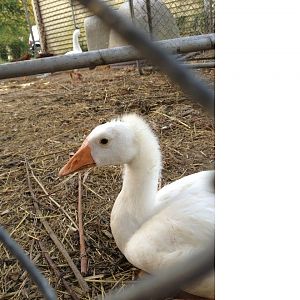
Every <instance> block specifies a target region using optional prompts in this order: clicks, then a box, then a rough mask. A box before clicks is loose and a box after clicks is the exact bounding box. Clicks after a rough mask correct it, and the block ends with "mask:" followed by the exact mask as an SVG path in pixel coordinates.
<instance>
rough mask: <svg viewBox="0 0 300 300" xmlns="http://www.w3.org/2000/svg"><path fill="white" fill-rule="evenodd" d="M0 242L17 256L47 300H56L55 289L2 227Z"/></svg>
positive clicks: (0, 229) (0, 228)
mask: <svg viewBox="0 0 300 300" xmlns="http://www.w3.org/2000/svg"><path fill="white" fill-rule="evenodd" d="M0 241H2V243H3V244H4V246H5V247H6V248H7V249H8V250H9V252H10V253H11V254H12V255H13V256H15V257H16V258H17V259H18V261H19V262H20V264H21V265H22V267H23V268H24V270H26V271H27V272H28V273H29V275H30V277H31V278H32V280H33V281H34V282H35V283H36V284H37V286H38V288H39V289H40V291H41V292H42V293H43V295H44V297H45V299H47V300H55V299H57V298H56V293H55V291H54V289H53V288H52V287H51V286H50V285H49V283H48V281H47V280H46V279H45V277H44V276H43V275H42V274H41V272H40V271H39V270H38V269H37V267H36V266H35V265H34V264H33V263H32V261H31V260H30V259H29V257H28V256H27V255H26V254H25V252H24V251H23V250H22V249H21V247H20V246H19V245H18V244H17V243H16V242H15V241H14V240H13V239H12V238H11V237H10V236H9V234H8V233H7V232H6V230H5V229H4V228H3V227H1V226H0Z"/></svg>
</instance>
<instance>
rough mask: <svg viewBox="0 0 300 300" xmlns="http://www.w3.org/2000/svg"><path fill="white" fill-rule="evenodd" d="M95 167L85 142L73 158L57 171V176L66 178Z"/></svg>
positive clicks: (89, 149)
mask: <svg viewBox="0 0 300 300" xmlns="http://www.w3.org/2000/svg"><path fill="white" fill-rule="evenodd" d="M95 165H96V163H95V161H94V159H93V158H92V155H91V148H90V146H89V145H88V142H87V141H86V140H85V141H84V142H83V144H82V145H81V147H80V148H79V149H78V150H77V152H76V153H75V154H74V156H72V157H71V158H70V160H69V161H68V162H67V163H66V165H65V166H64V167H63V168H62V169H61V170H60V171H59V173H58V176H59V177H62V176H66V175H69V174H71V173H74V172H76V171H79V170H82V169H86V168H89V167H92V166H95Z"/></svg>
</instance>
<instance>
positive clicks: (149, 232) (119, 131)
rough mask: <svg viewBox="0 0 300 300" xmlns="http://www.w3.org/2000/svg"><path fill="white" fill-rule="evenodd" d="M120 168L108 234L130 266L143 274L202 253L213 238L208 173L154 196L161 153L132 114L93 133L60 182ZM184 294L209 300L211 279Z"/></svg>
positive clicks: (153, 138)
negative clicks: (93, 170)
mask: <svg viewBox="0 0 300 300" xmlns="http://www.w3.org/2000/svg"><path fill="white" fill-rule="evenodd" d="M111 164H123V165H124V178H123V186H122V190H121V192H120V194H119V195H118V197H117V199H116V201H115V203H114V206H113V209H112V213H111V230H112V234H113V236H114V239H115V241H116V244H117V246H118V248H119V249H120V250H121V252H122V253H123V254H124V255H125V257H126V258H127V259H128V261H129V262H131V263H132V264H133V265H134V266H136V267H137V268H140V269H142V270H143V271H146V272H148V273H157V272H159V270H161V269H164V268H166V267H169V266H171V265H174V264H176V263H178V262H179V261H182V260H185V259H186V258H187V257H189V256H190V255H191V254H193V253H195V252H198V251H199V250H201V249H205V248H206V247H207V246H208V245H209V243H210V241H211V239H212V237H213V236H214V211H215V208H214V190H213V187H212V184H211V183H212V178H213V176H214V172H213V171H203V172H199V173H195V174H192V175H189V176H186V177H183V178H181V179H179V180H176V181H175V182H173V183H171V184H169V185H166V186H165V187H163V188H162V189H160V190H159V191H158V190H157V186H158V180H159V177H160V172H161V168H162V166H161V153H160V149H159V144H158V140H157V138H156V136H155V135H154V133H153V132H152V130H151V129H150V127H149V126H148V124H147V123H146V122H145V121H144V120H143V119H142V118H140V117H139V116H137V115H135V114H130V115H125V116H123V117H122V118H121V119H119V120H113V121H111V122H109V123H106V124H103V125H100V126H98V127H96V128H95V129H94V130H93V131H92V132H91V133H90V134H89V135H88V137H87V138H86V140H85V141H84V143H83V144H82V146H81V147H80V149H79V150H78V151H77V152H76V153H75V155H74V156H73V157H72V158H71V159H70V160H69V162H68V163H67V164H66V165H65V166H64V167H63V168H62V169H61V171H60V176H64V175H67V174H70V173H72V172H75V171H77V170H80V169H83V168H86V167H91V166H93V165H98V166H101V165H111ZM184 290H185V291H187V292H189V293H191V294H194V295H197V296H201V297H206V298H214V273H213V272H212V273H211V274H210V275H208V276H207V278H205V280H204V281H202V282H199V283H197V282H196V283H194V284H193V285H192V286H189V287H187V288H185V289H184Z"/></svg>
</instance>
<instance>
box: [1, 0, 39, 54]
mask: <svg viewBox="0 0 300 300" xmlns="http://www.w3.org/2000/svg"><path fill="white" fill-rule="evenodd" d="M27 5H28V9H29V11H30V12H31V19H32V24H34V19H33V17H32V15H33V14H32V7H31V3H30V0H27ZM28 37H29V28H28V24H27V22H26V18H25V11H24V7H23V3H22V0H1V1H0V51H1V49H2V53H0V56H1V57H2V58H3V56H4V55H5V53H4V54H3V51H5V50H3V49H7V47H9V48H10V49H11V51H12V56H13V57H14V58H17V57H20V56H21V55H22V54H24V53H25V52H28Z"/></svg>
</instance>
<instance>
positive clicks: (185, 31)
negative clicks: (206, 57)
mask: <svg viewBox="0 0 300 300" xmlns="http://www.w3.org/2000/svg"><path fill="white" fill-rule="evenodd" d="M128 5H129V7H130V12H131V18H132V20H133V22H134V23H135V25H136V26H137V27H139V28H141V29H143V30H144V31H146V32H148V33H149V34H150V35H151V37H152V38H153V39H154V40H160V39H171V38H176V37H179V36H189V35H197V34H203V33H209V32H214V6H215V3H214V0H187V1H182V0H179V1H174V0H165V1H163V0H129V3H128V2H125V3H124V4H123V8H121V12H123V11H124V10H125V9H128Z"/></svg>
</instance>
